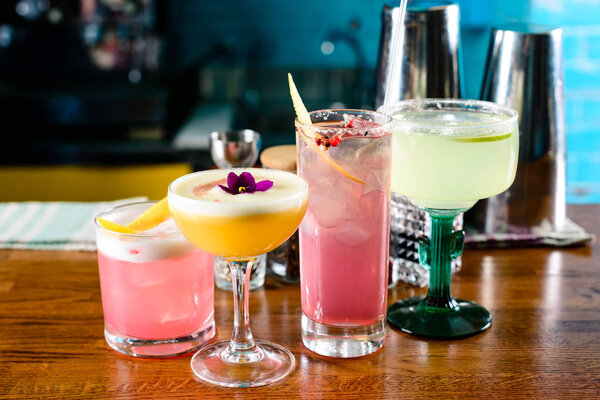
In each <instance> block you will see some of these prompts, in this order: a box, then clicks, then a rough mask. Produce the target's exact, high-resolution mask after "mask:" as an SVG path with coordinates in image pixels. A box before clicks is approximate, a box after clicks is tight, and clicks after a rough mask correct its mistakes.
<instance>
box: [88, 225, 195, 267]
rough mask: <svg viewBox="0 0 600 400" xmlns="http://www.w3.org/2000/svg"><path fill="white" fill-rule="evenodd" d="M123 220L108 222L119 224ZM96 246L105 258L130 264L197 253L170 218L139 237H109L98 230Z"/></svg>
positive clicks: (113, 235) (106, 233)
mask: <svg viewBox="0 0 600 400" xmlns="http://www.w3.org/2000/svg"><path fill="white" fill-rule="evenodd" d="M109 218H110V216H109ZM122 219H123V218H116V219H112V220H111V221H113V222H117V223H119V222H121V223H122V222H124V221H122ZM117 220H120V221H117ZM96 244H97V246H98V251H100V252H102V253H103V254H104V255H106V256H108V257H111V258H115V259H117V260H122V261H129V262H132V263H146V262H151V261H159V260H164V259H169V258H175V257H181V256H184V255H187V254H190V253H192V252H195V251H199V250H198V249H197V248H195V247H194V246H193V245H192V244H191V243H190V242H188V241H187V239H186V238H185V237H184V236H183V235H182V234H181V233H180V232H179V230H178V229H177V226H176V225H175V221H173V219H172V218H169V219H168V220H167V221H165V222H163V223H162V224H160V225H158V226H156V227H154V228H152V229H149V230H147V231H144V232H143V233H142V234H140V235H119V234H111V233H109V232H106V231H104V230H102V229H98V233H97V235H96Z"/></svg>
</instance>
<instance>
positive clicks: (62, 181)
mask: <svg viewBox="0 0 600 400" xmlns="http://www.w3.org/2000/svg"><path fill="white" fill-rule="evenodd" d="M189 172H192V168H191V167H190V165H189V164H183V163H180V164H159V165H135V166H111V167H91V166H90V167H88V166H27V167H2V168H0V188H1V189H0V201H26V200H41V201H60V200H64V201H103V200H116V199H121V198H125V197H134V196H147V197H148V198H150V199H153V200H158V199H161V198H163V197H164V196H166V195H167V187H168V185H169V183H171V182H172V181H173V180H174V179H175V178H177V177H179V176H181V175H185V174H187V173H189Z"/></svg>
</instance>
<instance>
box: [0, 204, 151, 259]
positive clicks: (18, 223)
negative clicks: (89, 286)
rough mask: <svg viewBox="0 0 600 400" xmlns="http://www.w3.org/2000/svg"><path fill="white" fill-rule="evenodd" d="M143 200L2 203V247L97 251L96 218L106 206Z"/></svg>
mask: <svg viewBox="0 0 600 400" xmlns="http://www.w3.org/2000/svg"><path fill="white" fill-rule="evenodd" d="M144 200H147V198H145V197H134V198H129V199H123V200H116V201H106V202H99V203H83V202H81V203H80V202H66V201H55V202H39V201H28V202H10V203H0V249H28V250H86V251H95V250H96V231H95V226H94V217H95V216H96V215H98V214H99V213H100V212H101V211H102V210H105V209H107V208H111V207H115V206H118V205H121V204H127V203H134V202H137V201H144Z"/></svg>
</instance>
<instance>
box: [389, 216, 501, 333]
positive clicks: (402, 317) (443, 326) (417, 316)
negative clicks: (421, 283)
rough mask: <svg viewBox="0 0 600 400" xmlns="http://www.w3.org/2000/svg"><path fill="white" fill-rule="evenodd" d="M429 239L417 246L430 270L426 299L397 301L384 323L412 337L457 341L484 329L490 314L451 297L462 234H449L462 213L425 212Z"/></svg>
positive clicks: (460, 251) (460, 250)
mask: <svg viewBox="0 0 600 400" xmlns="http://www.w3.org/2000/svg"><path fill="white" fill-rule="evenodd" d="M426 211H427V212H428V213H429V216H430V217H431V235H430V238H429V239H422V240H421V241H420V242H419V262H420V263H421V264H422V265H423V266H424V267H425V268H428V269H429V291H428V292H427V296H416V297H410V298H407V299H402V300H398V301H397V302H395V303H394V304H392V305H391V306H390V307H389V308H388V312H387V320H388V322H389V323H390V324H391V325H393V326H395V327H396V328H398V329H401V330H402V331H404V332H406V333H410V334H411V335H417V336H422V337H427V338H433V339H459V338H463V337H467V336H471V335H474V334H476V333H479V332H481V331H483V330H485V329H487V328H488V327H489V326H490V324H491V323H492V318H491V316H490V313H489V312H488V311H487V310H486V309H485V308H483V307H481V306H480V305H478V304H476V303H473V302H471V301H467V300H462V299H454V298H453V297H452V294H451V293H450V276H451V273H452V260H454V259H455V258H456V257H458V256H460V255H461V253H462V249H463V244H464V242H465V234H464V232H463V231H462V230H461V231H456V232H453V231H452V226H453V222H454V217H456V216H457V215H458V214H459V213H460V212H462V211H465V210H437V209H426Z"/></svg>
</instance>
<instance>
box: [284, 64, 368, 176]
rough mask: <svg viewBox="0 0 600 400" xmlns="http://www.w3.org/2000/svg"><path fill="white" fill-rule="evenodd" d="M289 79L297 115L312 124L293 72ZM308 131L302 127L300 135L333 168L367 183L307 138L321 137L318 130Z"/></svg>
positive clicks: (301, 120) (300, 119) (307, 123)
mask: <svg viewBox="0 0 600 400" xmlns="http://www.w3.org/2000/svg"><path fill="white" fill-rule="evenodd" d="M288 81H289V84H290V95H291V96H292V103H293V104H294V110H296V116H297V117H298V121H300V122H301V123H302V124H304V125H312V121H311V119H310V115H309V114H308V111H307V110H306V107H305V106H304V103H303V102H302V98H301V97H300V93H298V89H297V88H296V85H295V84H294V80H293V79H292V74H289V73H288ZM308 131H310V133H308V132H306V130H305V129H302V132H303V134H299V135H300V137H301V138H302V140H304V142H305V143H306V144H307V145H308V146H310V147H311V148H312V149H313V150H315V152H316V153H317V154H318V155H319V156H321V158H322V159H323V160H324V161H325V162H326V163H327V164H329V165H330V166H331V167H332V168H333V169H335V170H336V171H338V172H339V173H340V174H342V175H344V176H345V177H346V178H349V179H352V180H353V181H354V182H358V183H360V184H362V185H366V184H367V183H366V182H365V181H362V180H360V179H358V178H357V177H355V176H352V175H351V174H350V173H348V172H347V171H346V170H345V169H344V168H342V167H341V166H340V165H339V164H338V163H336V162H335V161H333V160H332V159H331V158H330V157H329V156H328V155H327V154H325V153H324V152H323V151H321V150H320V149H319V148H318V147H317V144H316V143H315V142H314V140H309V139H307V138H306V137H305V135H306V136H308V137H311V138H312V139H315V138H317V137H319V138H320V137H321V135H319V134H318V133H317V132H315V131H313V130H310V129H309V130H308Z"/></svg>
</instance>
